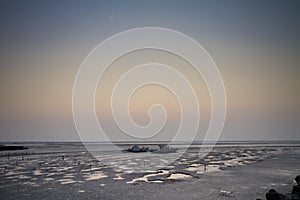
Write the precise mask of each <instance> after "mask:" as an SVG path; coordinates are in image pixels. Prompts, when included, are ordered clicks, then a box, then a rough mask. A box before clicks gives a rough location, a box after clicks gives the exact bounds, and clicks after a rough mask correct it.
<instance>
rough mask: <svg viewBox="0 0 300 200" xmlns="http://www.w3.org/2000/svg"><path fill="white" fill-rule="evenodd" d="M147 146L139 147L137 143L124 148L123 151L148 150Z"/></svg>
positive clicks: (137, 151) (138, 151) (136, 151)
mask: <svg viewBox="0 0 300 200" xmlns="http://www.w3.org/2000/svg"><path fill="white" fill-rule="evenodd" d="M148 151H149V148H148V147H140V146H138V145H134V146H132V147H129V148H128V149H126V150H123V152H132V153H142V152H148Z"/></svg>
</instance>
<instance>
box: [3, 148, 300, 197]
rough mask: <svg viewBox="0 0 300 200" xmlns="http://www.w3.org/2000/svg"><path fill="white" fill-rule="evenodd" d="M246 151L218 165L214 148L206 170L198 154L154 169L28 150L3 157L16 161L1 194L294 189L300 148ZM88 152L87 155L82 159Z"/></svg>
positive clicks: (257, 193) (235, 193)
mask: <svg viewBox="0 0 300 200" xmlns="http://www.w3.org/2000/svg"><path fill="white" fill-rule="evenodd" d="M277 150H279V151H277ZM238 152H240V151H238ZM243 152H248V153H249V154H250V155H253V156H251V158H248V157H247V158H246V160H243V161H242V162H241V160H239V161H240V162H236V161H234V160H235V159H232V160H231V161H234V162H228V163H225V164H224V162H223V163H222V166H226V167H225V168H222V170H219V169H218V170H216V166H218V167H219V168H220V165H219V164H220V162H219V161H218V156H220V155H222V154H217V155H215V154H213V155H214V156H211V160H210V164H211V166H208V169H207V171H205V172H204V171H201V170H203V166H202V165H201V163H202V162H195V163H192V161H193V159H194V158H193V156H190V157H191V158H193V159H190V160H189V158H188V157H186V158H182V159H181V160H180V161H178V162H177V163H176V164H174V166H171V167H170V168H169V169H167V168H165V169H162V170H158V171H156V172H152V173H150V172H149V173H145V172H144V173H142V172H138V173H136V172H134V171H130V168H126V167H124V166H123V167H122V166H121V168H122V169H123V170H120V169H119V168H118V169H116V168H114V167H111V166H105V165H104V164H103V163H99V162H98V161H96V160H94V159H93V157H91V156H88V155H86V154H85V153H80V154H83V155H79V153H72V154H64V160H62V157H61V155H56V154H53V155H49V154H45V155H37V156H27V157H25V158H24V160H21V161H20V157H15V158H10V160H9V161H7V160H5V159H6V158H1V159H2V160H1V163H0V164H1V166H2V167H3V166H4V165H5V163H11V165H7V167H6V168H7V169H6V170H4V169H3V170H2V169H1V172H0V178H1V179H0V199H206V200H210V199H211V200H213V199H214V200H215V199H239V200H240V199H243V200H248V199H249V200H250V199H257V198H261V199H264V195H265V193H266V192H267V191H268V189H270V188H274V189H276V190H277V191H279V192H281V193H288V192H289V191H290V190H291V188H292V185H293V184H294V183H293V179H294V177H295V176H296V175H298V174H300V168H299V166H300V148H296V147H293V148H277V149H276V151H274V152H272V153H269V154H266V155H263V156H255V155H256V154H258V153H257V150H253V151H251V150H249V151H248V150H247V151H246V150H244V151H243ZM254 154H255V155H254ZM190 155H193V154H192V153H191V154H190ZM242 155H243V154H241V153H239V154H237V155H236V154H233V156H242ZM83 157H84V158H87V157H88V159H86V160H84V161H82V158H83ZM15 161H17V163H15V165H13V164H12V163H14V162H15ZM78 162H80V163H78ZM119 167H120V166H119ZM118 170H119V171H118ZM126 170H127V171H126ZM197 170H198V171H197ZM171 172H172V173H171ZM177 176H178V177H177ZM145 181H147V182H145Z"/></svg>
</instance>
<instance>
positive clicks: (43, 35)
mask: <svg viewBox="0 0 300 200" xmlns="http://www.w3.org/2000/svg"><path fill="white" fill-rule="evenodd" d="M299 11H300V1H299V0H282V1H276V0H270V1H264V0H257V1H256V0H251V1H250V0H249V1H241V0H237V1H233V0H226V1H224V0H219V1H214V0H209V1H183V0H182V1H174V0H172V1H166V0H165V1H154V0H152V1H123V0H122V1H73V0H72V1H55V0H53V1H42V0H39V1H30V0H29V1H21V0H20V1H14V0H8V1H5V0H2V1H1V2H0V28H1V31H0V44H1V46H0V52H1V53H0V95H1V101H0V110H1V113H0V141H15V140H38V141H40V140H78V135H77V133H76V130H75V126H74V122H73V118H72V88H73V83H74V80H75V76H76V72H77V70H78V69H79V66H80V64H81V62H82V61H83V60H84V58H85V57H86V55H87V54H88V53H89V52H90V51H91V50H92V49H93V48H94V47H95V46H96V45H97V44H98V43H99V42H101V41H103V40H104V39H106V38H108V37H110V36H111V35H113V34H116V33H119V32H121V31H124V30H128V29H131V28H137V27H146V26H155V27H165V28H170V29H174V30H177V31H180V32H182V33H185V34H187V35H189V36H191V37H192V38H194V39H195V40H197V41H198V42H199V43H200V44H202V45H203V46H204V47H205V48H206V50H207V51H208V53H209V54H210V55H211V57H212V58H213V59H214V61H215V62H216V64H217V65H218V67H219V70H220V73H221V74H222V77H223V79H224V84H225V88H226V93H227V118H226V122H225V126H224V130H223V132H222V135H221V139H226V140H260V139H268V140H300V134H299V130H300V92H299V91H300V78H299V75H300V12H299ZM150 53H151V52H150ZM178 62H179V61H178ZM182 67H183V68H184V67H185V66H184V65H182ZM187 73H188V74H189V75H190V76H193V72H192V71H190V72H187ZM195 84H196V85H197V83H195ZM200 85H201V84H199V88H201V91H202V92H204V93H205V87H203V86H200ZM99 88H100V89H101V85H100V86H99ZM145 89H146V91H148V92H147V93H148V94H149V96H151V94H152V96H153V95H154V96H155V95H157V96H160V97H161V96H163V95H158V94H160V93H162V91H160V89H157V88H156V89H155V88H151V87H149V88H145ZM199 91H200V89H199ZM164 95H165V98H162V99H157V98H153V99H150V100H149V98H145V96H144V97H143V96H140V97H139V93H137V94H136V96H135V97H134V99H133V100H132V101H133V103H132V104H131V106H132V107H133V108H132V109H133V110H134V109H135V108H140V109H136V110H135V111H136V112H135V115H136V117H135V119H136V120H137V122H139V123H141V124H143V123H145V120H146V121H147V119H144V118H143V116H144V115H143V111H145V112H146V110H145V108H144V107H143V106H142V105H143V103H144V102H142V104H141V100H142V99H144V101H146V100H147V101H146V103H145V104H147V105H148V104H149V105H150V104H151V103H154V102H153V101H155V100H159V101H163V102H164V101H166V102H169V103H166V104H167V108H166V109H167V110H168V109H169V110H170V112H172V111H174V110H175V111H176V109H177V108H174V107H172V105H173V104H174V105H175V104H176V101H175V100H174V97H172V95H170V94H164ZM198 95H199V96H201V92H199V94H198ZM168 98H169V99H168ZM203 98H205V97H203ZM97 99H98V101H97V105H96V106H97V108H99V110H100V111H99V112H100V113H101V106H102V105H103V104H101V95H100V96H99V95H98V96H97ZM170 102H171V103H170ZM202 102H204V104H203V107H204V110H205V112H204V113H206V114H207V113H209V112H207V110H209V109H206V108H209V101H208V100H203V101H202ZM205 102H206V103H205ZM146 107H147V106H146ZM175 107H176V106H175ZM175 111H174V112H175ZM133 112H134V111H133ZM175 113H176V112H175ZM139 115H142V116H141V117H139ZM172 116H173V115H172ZM204 116H205V114H204ZM100 118H101V116H100ZM133 118H134V116H133ZM205 118H208V117H204V119H205ZM176 120H177V119H175V120H173V122H172V123H174V122H177V121H176ZM204 121H205V120H204ZM172 127H173V128H174V127H176V126H172ZM172 127H169V129H168V131H173V129H172ZM199 138H200V137H199ZM116 139H120V138H116ZM121 139H122V138H121Z"/></svg>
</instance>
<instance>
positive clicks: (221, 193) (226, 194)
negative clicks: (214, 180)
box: [219, 190, 232, 197]
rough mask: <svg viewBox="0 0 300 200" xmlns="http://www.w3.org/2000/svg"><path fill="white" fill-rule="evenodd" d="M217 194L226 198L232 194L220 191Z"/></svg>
mask: <svg viewBox="0 0 300 200" xmlns="http://www.w3.org/2000/svg"><path fill="white" fill-rule="evenodd" d="M219 194H220V195H222V196H227V197H228V196H230V195H231V194H232V191H226V190H221V191H220V192H219Z"/></svg>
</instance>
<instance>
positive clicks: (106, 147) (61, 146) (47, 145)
mask: <svg viewBox="0 0 300 200" xmlns="http://www.w3.org/2000/svg"><path fill="white" fill-rule="evenodd" d="M1 144H4V145H22V146H26V147H28V149H27V150H21V151H27V152H31V153H59V152H80V151H86V147H85V145H86V146H88V148H89V149H95V150H102V151H114V150H115V148H114V146H112V145H111V144H109V143H102V142H90V143H86V144H85V145H83V144H82V143H81V142H2V143H1ZM134 144H137V145H140V146H145V147H149V148H158V145H159V144H168V142H166V141H151V142H138V141H135V142H114V145H116V146H117V147H119V149H127V148H128V147H130V146H132V145H134ZM212 146H214V148H233V147H234V148H239V147H293V146H294V147H300V141H219V142H217V143H216V144H215V145H212V143H210V142H206V143H202V142H194V143H192V144H191V145H189V144H188V143H186V142H177V143H176V144H173V145H171V147H176V148H179V149H181V148H182V149H184V148H191V149H193V148H195V149H197V148H201V147H207V148H210V147H212ZM9 152H11V151H3V152H0V155H2V154H4V153H9ZM18 152H20V151H18Z"/></svg>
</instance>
